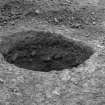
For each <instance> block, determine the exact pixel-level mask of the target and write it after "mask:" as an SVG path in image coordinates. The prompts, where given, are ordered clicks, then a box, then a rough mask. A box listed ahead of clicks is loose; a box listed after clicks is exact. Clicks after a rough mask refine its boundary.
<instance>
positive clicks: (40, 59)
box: [2, 32, 94, 72]
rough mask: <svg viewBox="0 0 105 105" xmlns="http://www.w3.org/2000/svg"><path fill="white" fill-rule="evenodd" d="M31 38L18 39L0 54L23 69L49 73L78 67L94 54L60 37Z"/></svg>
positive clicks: (36, 35) (46, 34) (43, 34)
mask: <svg viewBox="0 0 105 105" xmlns="http://www.w3.org/2000/svg"><path fill="white" fill-rule="evenodd" d="M24 34H26V33H24ZM30 34H31V33H30ZM32 36H33V37H32ZM32 36H31V35H28V37H24V38H23V39H22V40H20V39H19V40H18V41H16V43H14V46H13V47H12V48H11V49H10V50H9V51H8V52H7V53H2V54H3V55H4V58H5V60H6V61H7V62H9V63H10V64H14V65H16V66H17V67H21V68H24V69H29V70H33V71H40V72H50V71H52V70H57V71H60V70H63V69H71V68H73V67H78V66H79V65H80V64H82V63H84V62H85V61H86V60H87V59H89V58H90V56H91V55H92V54H93V53H94V52H93V50H92V48H90V47H88V46H84V45H82V43H79V42H76V41H73V40H70V39H67V38H65V37H63V36H61V35H56V34H52V33H49V32H35V33H34V34H33V35H32Z"/></svg>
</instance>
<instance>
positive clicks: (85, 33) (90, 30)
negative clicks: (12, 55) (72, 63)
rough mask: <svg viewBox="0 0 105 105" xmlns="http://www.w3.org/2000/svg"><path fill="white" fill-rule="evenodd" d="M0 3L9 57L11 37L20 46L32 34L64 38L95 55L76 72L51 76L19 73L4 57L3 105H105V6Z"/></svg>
mask: <svg viewBox="0 0 105 105" xmlns="http://www.w3.org/2000/svg"><path fill="white" fill-rule="evenodd" d="M0 2H1V3H0V43H1V44H0V47H1V48H2V47H3V46H4V47H3V48H4V50H5V51H6V50H7V48H8V41H9V38H10V37H11V35H13V36H12V38H13V39H15V36H17V37H16V38H17V40H18V38H19V37H18V35H21V36H22V35H23V36H24V34H25V32H27V31H29V30H34V31H49V32H51V33H57V34H61V35H63V36H65V37H67V38H72V39H75V40H79V41H82V42H83V43H85V44H86V45H89V46H91V47H92V48H93V49H94V51H95V52H94V54H93V55H92V56H91V58H90V59H88V60H87V61H86V62H84V63H83V64H81V65H80V66H79V67H78V68H75V67H74V68H72V69H64V70H62V71H56V70H55V71H51V72H38V71H32V70H27V69H23V68H18V67H16V66H15V65H13V64H9V63H8V62H6V61H5V59H4V57H3V55H2V54H0V105H105V59H104V58H105V53H104V52H105V47H104V46H105V31H104V29H105V8H104V5H105V3H104V0H100V1H99V0H84V1H83V0H42V1H41V0H1V1H0ZM2 40H6V42H5V44H2V42H3V41H2ZM15 40H16V39H15ZM11 46H12V45H11ZM1 48H0V52H2V50H1Z"/></svg>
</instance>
